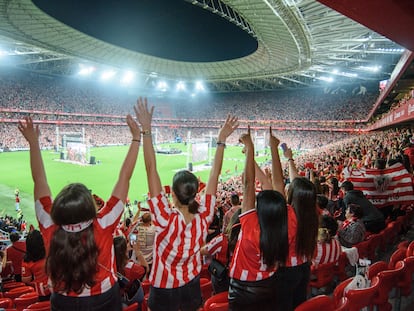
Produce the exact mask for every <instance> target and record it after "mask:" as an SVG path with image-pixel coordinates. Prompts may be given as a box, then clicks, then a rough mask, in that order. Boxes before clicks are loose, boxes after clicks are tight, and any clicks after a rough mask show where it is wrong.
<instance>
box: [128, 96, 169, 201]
mask: <svg viewBox="0 0 414 311" xmlns="http://www.w3.org/2000/svg"><path fill="white" fill-rule="evenodd" d="M134 110H135V114H136V116H137V119H138V122H139V123H140V124H141V127H142V139H143V141H144V161H145V169H146V171H147V181H148V189H149V193H150V196H151V197H155V196H157V195H159V194H160V193H161V191H162V186H161V180H160V176H159V175H158V172H157V162H156V159H155V150H154V146H153V144H152V132H151V122H152V114H153V113H154V106H152V107H151V108H150V109H148V102H147V99H146V98H144V99H142V98H141V97H140V98H139V99H138V101H137V104H136V105H135V107H134Z"/></svg>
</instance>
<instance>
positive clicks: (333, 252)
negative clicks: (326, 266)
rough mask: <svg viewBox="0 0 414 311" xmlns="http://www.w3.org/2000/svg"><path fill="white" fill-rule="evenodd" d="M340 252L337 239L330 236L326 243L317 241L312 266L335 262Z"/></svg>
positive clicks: (339, 244)
mask: <svg viewBox="0 0 414 311" xmlns="http://www.w3.org/2000/svg"><path fill="white" fill-rule="evenodd" d="M341 253H342V248H341V243H339V241H338V240H337V239H335V238H332V239H331V240H330V241H329V242H326V243H325V242H322V243H317V244H316V249H315V256H314V258H313V260H312V264H313V265H314V266H317V265H319V264H323V263H330V262H335V263H336V262H338V260H339V256H340V255H341Z"/></svg>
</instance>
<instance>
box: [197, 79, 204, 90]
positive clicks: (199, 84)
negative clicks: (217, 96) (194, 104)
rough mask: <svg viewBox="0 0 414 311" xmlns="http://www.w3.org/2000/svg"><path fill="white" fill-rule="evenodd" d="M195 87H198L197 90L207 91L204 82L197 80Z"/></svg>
mask: <svg viewBox="0 0 414 311" xmlns="http://www.w3.org/2000/svg"><path fill="white" fill-rule="evenodd" d="M195 89H196V91H205V88H204V85H203V82H201V81H196V83H195Z"/></svg>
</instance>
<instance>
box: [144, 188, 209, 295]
mask: <svg viewBox="0 0 414 311" xmlns="http://www.w3.org/2000/svg"><path fill="white" fill-rule="evenodd" d="M148 203H149V206H150V210H151V213H152V215H153V219H154V225H155V227H156V236H155V247H154V256H153V257H154V260H153V266H152V269H151V274H150V277H149V279H150V282H151V284H152V286H154V287H157V288H177V287H181V286H183V285H185V284H187V283H188V282H190V281H191V280H193V279H194V278H195V277H196V276H197V275H199V274H200V272H201V268H202V262H201V255H200V249H201V246H202V245H203V244H204V241H205V240H206V237H207V231H208V226H209V225H210V223H211V222H212V220H213V214H214V205H215V204H216V197H215V196H212V195H208V194H206V195H205V196H203V197H202V199H201V203H200V207H199V208H198V211H199V212H198V213H197V214H195V215H194V218H193V220H192V221H191V222H190V223H188V224H186V222H185V219H184V216H183V215H182V214H181V212H180V211H179V210H178V209H177V208H171V207H170V204H169V202H168V200H167V198H166V196H165V195H164V193H160V194H159V195H158V196H157V197H154V198H151V200H149V201H148Z"/></svg>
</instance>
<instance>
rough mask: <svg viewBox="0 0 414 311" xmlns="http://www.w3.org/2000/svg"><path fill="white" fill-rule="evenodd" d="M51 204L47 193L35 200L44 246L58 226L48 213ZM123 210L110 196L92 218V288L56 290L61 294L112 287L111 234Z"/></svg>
mask: <svg viewBox="0 0 414 311" xmlns="http://www.w3.org/2000/svg"><path fill="white" fill-rule="evenodd" d="M51 208H52V198H50V197H43V198H41V199H39V200H37V201H36V202H35V210H36V217H37V220H38V222H39V228H40V231H41V232H42V235H43V239H44V241H45V247H46V250H48V249H49V245H50V241H51V240H52V237H53V234H54V232H55V231H56V229H57V228H58V226H56V225H55V224H54V223H53V221H52V218H51V217H50V211H51ZM123 211H124V203H123V202H122V201H121V200H119V199H118V198H116V197H113V196H112V197H111V198H110V199H109V201H108V202H107V203H106V204H105V206H104V207H103V208H101V209H100V210H99V211H98V213H97V217H96V218H95V219H94V220H93V231H94V237H95V243H96V245H97V247H98V249H99V257H98V266H97V269H98V271H97V272H96V274H95V281H96V283H95V285H94V286H93V287H92V288H87V287H85V288H84V289H83V291H82V292H81V293H80V294H76V293H75V292H69V293H65V292H59V293H60V294H62V295H67V296H72V297H86V296H94V295H99V294H102V293H105V292H106V291H108V290H109V289H111V288H112V286H113V285H114V284H115V282H116V278H115V271H116V264H115V251H114V246H113V234H114V231H115V229H116V226H117V224H118V222H119V220H120V218H121V216H122V213H123ZM103 267H105V268H103ZM108 270H109V271H108ZM55 291H58V289H55Z"/></svg>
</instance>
